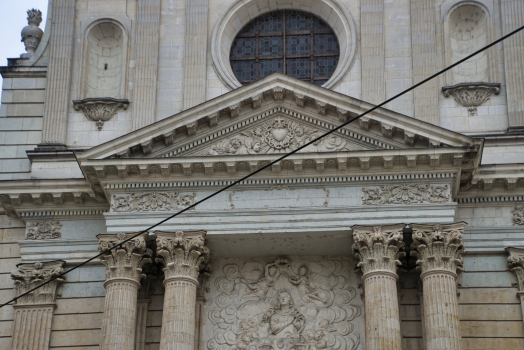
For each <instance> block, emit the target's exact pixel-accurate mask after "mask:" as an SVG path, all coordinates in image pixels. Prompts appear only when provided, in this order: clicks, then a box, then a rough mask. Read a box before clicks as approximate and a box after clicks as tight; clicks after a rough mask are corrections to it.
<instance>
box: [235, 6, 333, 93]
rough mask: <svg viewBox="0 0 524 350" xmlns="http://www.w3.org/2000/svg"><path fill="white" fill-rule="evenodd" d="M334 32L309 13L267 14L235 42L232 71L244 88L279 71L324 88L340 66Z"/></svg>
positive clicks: (252, 24) (282, 12)
mask: <svg viewBox="0 0 524 350" xmlns="http://www.w3.org/2000/svg"><path fill="white" fill-rule="evenodd" d="M339 55H340V49H339V44H338V40H337V37H336V35H335V34H334V33H333V30H332V29H331V28H330V27H329V26H328V25H327V23H326V22H324V21H323V20H321V19H320V18H318V17H316V16H314V15H312V14H310V13H306V12H302V11H293V10H284V11H275V12H269V13H266V14H264V15H262V16H260V17H258V18H256V19H254V20H253V21H251V22H250V23H248V24H247V25H246V26H245V27H244V28H242V30H241V31H240V33H239V34H238V35H237V37H236V38H235V40H234V41H233V45H232V46H231V52H230V61H231V68H232V70H233V73H234V74H235V76H236V78H237V79H238V81H239V82H240V83H241V84H242V85H246V84H249V83H252V82H254V81H256V80H258V79H262V78H264V77H266V76H268V75H270V74H272V73H275V72H278V73H282V74H286V75H289V76H290V77H293V78H297V79H300V80H303V81H307V82H309V83H312V84H315V85H318V86H321V85H323V84H324V83H325V82H327V81H328V80H329V78H330V77H331V75H332V74H333V72H334V71H335V68H336V67H337V64H338V59H339Z"/></svg>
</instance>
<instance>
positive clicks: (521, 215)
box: [511, 205, 524, 226]
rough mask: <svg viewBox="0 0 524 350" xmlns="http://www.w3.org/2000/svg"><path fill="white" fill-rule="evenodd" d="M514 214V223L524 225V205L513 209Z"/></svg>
mask: <svg viewBox="0 0 524 350" xmlns="http://www.w3.org/2000/svg"><path fill="white" fill-rule="evenodd" d="M511 213H512V214H513V225H514V226H515V225H524V205H517V206H515V208H514V209H513V210H512V211H511Z"/></svg>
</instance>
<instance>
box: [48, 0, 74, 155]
mask: <svg viewBox="0 0 524 350" xmlns="http://www.w3.org/2000/svg"><path fill="white" fill-rule="evenodd" d="M75 3H76V1H75V0H55V1H54V2H53V24H52V26H53V28H52V31H51V39H50V43H49V68H48V71H47V87H46V98H45V106H44V120H43V123H44V125H43V133H42V143H43V144H55V145H56V144H60V145H65V142H66V131H67V121H68V115H69V108H70V105H71V101H70V99H69V96H70V84H71V64H72V62H73V60H72V59H71V57H73V39H74V35H73V34H74V23H75Z"/></svg>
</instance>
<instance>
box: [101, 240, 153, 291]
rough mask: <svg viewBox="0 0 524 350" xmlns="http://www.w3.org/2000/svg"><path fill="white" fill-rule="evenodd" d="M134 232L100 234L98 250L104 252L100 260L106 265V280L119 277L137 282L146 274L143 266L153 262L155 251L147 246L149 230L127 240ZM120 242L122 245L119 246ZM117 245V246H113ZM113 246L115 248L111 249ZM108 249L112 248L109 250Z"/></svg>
mask: <svg viewBox="0 0 524 350" xmlns="http://www.w3.org/2000/svg"><path fill="white" fill-rule="evenodd" d="M133 235H134V233H123V232H121V233H118V234H116V235H107V234H101V235H98V236H97V238H98V251H99V252H100V253H104V254H103V255H102V256H100V260H101V261H102V262H103V263H104V265H106V267H107V269H106V281H110V280H112V279H118V278H129V279H132V280H134V281H136V282H137V283H139V282H140V280H141V279H142V278H145V277H146V275H145V274H144V273H142V268H143V267H144V265H146V264H151V263H152V260H151V257H152V255H153V251H152V250H151V249H149V248H147V246H146V237H147V232H144V233H142V234H140V235H138V236H137V237H135V238H133V239H131V240H129V241H127V242H125V243H123V244H122V242H124V241H125V240H127V239H129V238H130V237H132V236H133ZM119 244H120V246H118V245H119ZM113 247H116V248H113ZM111 248H113V249H111ZM108 249H111V250H109V251H108Z"/></svg>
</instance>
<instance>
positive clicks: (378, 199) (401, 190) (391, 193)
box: [362, 184, 451, 205]
mask: <svg viewBox="0 0 524 350" xmlns="http://www.w3.org/2000/svg"><path fill="white" fill-rule="evenodd" d="M362 192H364V196H363V197H362V204H364V205H377V204H416V203H445V202H449V201H450V198H451V196H450V194H449V187H448V185H444V186H434V185H410V184H404V185H392V186H379V187H378V188H363V189H362Z"/></svg>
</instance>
